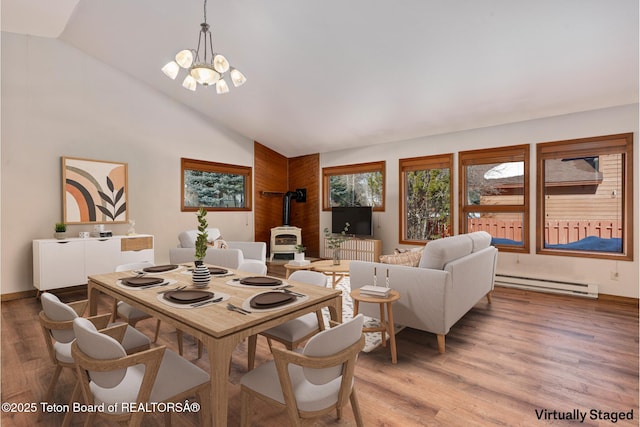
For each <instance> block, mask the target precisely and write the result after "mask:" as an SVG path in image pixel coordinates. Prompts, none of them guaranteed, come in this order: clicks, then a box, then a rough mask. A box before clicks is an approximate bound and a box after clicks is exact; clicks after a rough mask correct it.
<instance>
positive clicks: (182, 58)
mask: <svg viewBox="0 0 640 427" xmlns="http://www.w3.org/2000/svg"><path fill="white" fill-rule="evenodd" d="M176 62H177V63H178V65H179V66H181V67H182V68H185V69H186V68H189V67H191V64H193V52H191V50H189V49H184V50H181V51H180V52H178V53H177V54H176Z"/></svg>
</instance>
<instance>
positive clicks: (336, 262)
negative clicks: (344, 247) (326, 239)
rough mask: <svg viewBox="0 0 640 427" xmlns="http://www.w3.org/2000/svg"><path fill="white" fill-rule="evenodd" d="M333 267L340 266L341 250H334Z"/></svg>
mask: <svg viewBox="0 0 640 427" xmlns="http://www.w3.org/2000/svg"><path fill="white" fill-rule="evenodd" d="M333 265H340V248H335V249H334V250H333Z"/></svg>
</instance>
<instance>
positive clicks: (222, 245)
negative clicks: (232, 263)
mask: <svg viewBox="0 0 640 427" xmlns="http://www.w3.org/2000/svg"><path fill="white" fill-rule="evenodd" d="M208 245H209V246H211V247H212V248H215V249H229V245H227V242H225V241H224V240H222V239H216V240H214V241H213V242H209V243H208Z"/></svg>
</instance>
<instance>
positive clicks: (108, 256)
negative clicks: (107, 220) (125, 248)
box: [85, 237, 120, 276]
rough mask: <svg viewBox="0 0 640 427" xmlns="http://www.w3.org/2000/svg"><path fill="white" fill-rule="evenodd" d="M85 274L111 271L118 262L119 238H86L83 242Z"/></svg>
mask: <svg viewBox="0 0 640 427" xmlns="http://www.w3.org/2000/svg"><path fill="white" fill-rule="evenodd" d="M85 259H86V273H87V276H91V275H92V274H104V273H112V272H113V271H115V268H116V265H118V264H119V262H120V239H118V238H112V237H111V238H104V239H88V240H86V242H85Z"/></svg>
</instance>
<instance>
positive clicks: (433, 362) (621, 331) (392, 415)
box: [1, 288, 640, 427]
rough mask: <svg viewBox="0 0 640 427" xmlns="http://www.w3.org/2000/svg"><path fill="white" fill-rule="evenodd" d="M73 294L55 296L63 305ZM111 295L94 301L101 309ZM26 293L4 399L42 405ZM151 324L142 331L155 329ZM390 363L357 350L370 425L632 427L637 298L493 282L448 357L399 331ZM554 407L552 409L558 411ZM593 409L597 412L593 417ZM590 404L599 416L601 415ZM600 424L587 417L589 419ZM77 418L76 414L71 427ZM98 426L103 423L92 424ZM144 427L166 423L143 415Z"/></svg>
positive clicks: (13, 316)
mask: <svg viewBox="0 0 640 427" xmlns="http://www.w3.org/2000/svg"><path fill="white" fill-rule="evenodd" d="M82 297H83V295H82V294H81V293H78V292H76V293H74V294H61V298H62V299H63V300H65V301H70V300H74V299H81V298H82ZM109 306H110V302H109V301H108V300H107V299H106V298H105V300H104V301H102V302H101V306H100V308H101V312H107V311H108V310H109ZM39 310H40V303H39V301H37V300H36V299H34V298H29V299H21V300H15V301H10V302H5V303H3V304H2V402H5V403H33V402H35V403H38V405H39V402H40V401H41V399H42V396H44V394H45V389H46V387H47V385H48V381H49V379H50V378H51V374H52V373H53V366H52V365H51V362H50V361H49V360H48V356H47V353H46V349H45V345H44V342H43V338H42V336H41V332H40V329H39V324H38V321H37V313H38V312H39ZM154 327H155V322H154V321H153V320H145V321H143V322H141V323H140V324H139V329H141V330H142V331H143V332H145V333H146V334H147V335H149V336H152V334H153V330H154ZM159 342H161V343H162V344H166V345H167V346H168V347H169V348H172V349H174V350H176V349H177V346H176V341H175V331H174V330H173V329H172V328H171V327H170V326H168V325H164V324H163V325H162V328H161V336H160V340H159ZM397 343H398V364H397V365H392V364H391V362H390V356H389V353H388V350H387V349H385V348H378V349H376V350H374V351H373V352H371V353H362V354H361V355H360V357H359V359H358V365H357V367H356V387H357V392H358V397H359V401H360V406H361V410H362V413H363V417H364V421H365V425H366V426H536V425H540V426H545V425H574V424H579V423H578V422H569V421H564V420H558V419H557V418H558V417H560V416H562V417H563V418H564V417H566V415H568V414H567V413H569V414H571V415H574V414H577V412H575V410H579V411H581V412H582V413H586V414H585V415H586V418H585V420H584V422H583V423H581V424H580V425H586V426H611V425H616V426H637V425H638V418H639V417H640V411H639V409H638V375H639V372H638V345H639V343H638V305H637V301H631V300H625V299H611V298H601V299H599V300H590V299H582V298H575V297H568V296H558V295H550V294H541V293H534V292H527V291H522V290H514V289H506V288H496V290H495V292H494V296H493V304H491V305H489V304H487V302H486V299H485V300H482V301H480V302H479V303H478V304H477V305H476V307H475V308H474V309H473V310H472V311H471V312H469V313H468V314H467V315H466V316H465V317H463V318H462V319H461V320H460V321H459V322H458V323H457V324H456V325H455V326H454V327H453V329H452V330H451V332H450V333H449V334H448V335H447V352H446V353H445V354H439V353H438V350H437V343H436V337H435V336H434V335H432V334H428V333H425V332H421V331H416V330H412V329H408V328H405V329H404V330H403V331H402V332H400V333H399V334H398V340H397ZM185 351H186V357H187V358H188V359H190V360H194V363H196V364H197V365H198V366H201V367H203V368H204V369H208V366H207V362H206V360H207V359H206V358H203V359H200V360H195V359H196V356H197V346H196V345H195V343H193V340H190V337H189V338H187V339H186V340H185ZM267 359H269V353H268V349H267V346H266V342H265V340H263V339H262V338H260V339H259V340H258V352H257V360H256V364H259V363H262V362H264V361H266V360H267ZM245 370H246V343H241V344H240V345H239V346H238V347H237V348H236V350H235V351H234V353H233V359H232V368H231V373H230V382H231V387H230V393H231V399H230V418H229V425H230V426H236V425H239V406H240V402H239V398H238V396H239V386H238V384H239V381H240V378H241V377H242V375H243V374H244V373H245ZM72 387H73V376H72V375H71V374H70V372H63V374H62V376H61V381H60V384H59V385H58V387H57V388H56V392H55V397H54V399H55V401H56V402H58V403H67V399H68V397H69V396H70V393H71V389H72ZM554 411H556V412H555V413H554ZM592 411H594V412H592ZM598 411H603V412H602V413H599V412H598ZM630 411H633V420H622V419H619V420H617V422H616V423H615V424H614V423H612V420H611V419H610V418H609V419H597V418H598V416H600V417H601V418H604V417H605V416H609V417H610V415H611V413H612V412H615V413H616V415H617V414H618V413H620V412H622V413H624V414H627V413H629V412H630ZM594 417H595V418H596V419H593V418H594ZM62 419H63V414H55V413H47V414H44V416H43V417H42V419H41V420H38V415H37V414H16V413H7V412H4V413H2V419H1V421H2V426H4V427H9V426H34V425H40V426H52V427H53V426H59V425H60V424H61V423H62ZM173 420H174V425H178V426H181V425H182V426H197V425H198V418H197V416H196V415H194V414H177V415H176V416H174V418H173ZM83 422H84V416H83V415H82V414H76V415H75V416H74V420H73V425H74V426H79V425H82V423H83ZM97 425H106V424H97ZM145 425H148V426H155V425H162V417H160V416H158V415H149V416H147V417H146V418H145ZM253 425H254V426H274V427H275V426H277V427H280V426H282V425H287V422H286V417H285V414H284V413H283V412H280V411H277V410H274V409H272V408H270V407H269V406H267V405H263V404H262V403H260V402H256V403H255V405H254V416H253ZM314 425H315V426H353V425H355V422H354V420H353V414H352V412H351V408H350V407H347V408H346V410H345V411H344V415H343V419H342V420H340V421H338V420H336V419H335V416H325V417H322V418H320V419H319V420H318V421H317V422H316V423H315V424H314Z"/></svg>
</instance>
